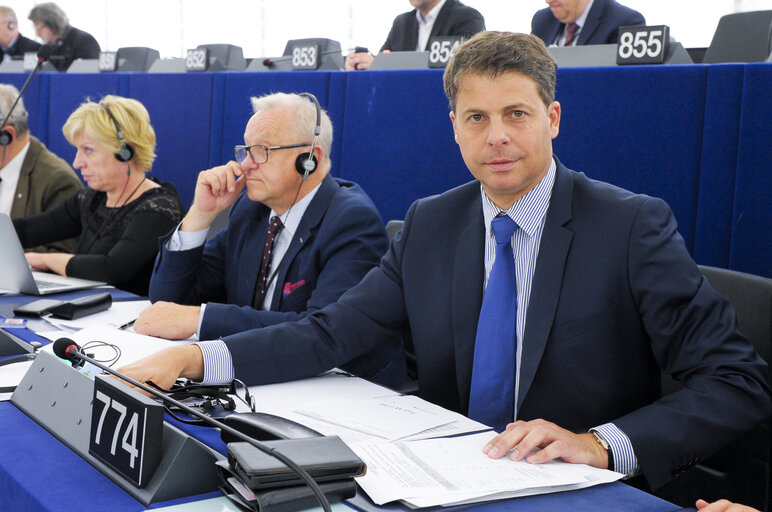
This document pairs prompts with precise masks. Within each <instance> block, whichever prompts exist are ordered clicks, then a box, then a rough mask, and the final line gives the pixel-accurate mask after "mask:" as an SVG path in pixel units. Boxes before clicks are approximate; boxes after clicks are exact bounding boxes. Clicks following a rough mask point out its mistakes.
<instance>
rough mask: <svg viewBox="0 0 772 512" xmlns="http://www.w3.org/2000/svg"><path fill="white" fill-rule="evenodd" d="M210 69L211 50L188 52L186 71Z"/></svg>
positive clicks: (203, 49) (201, 49)
mask: <svg viewBox="0 0 772 512" xmlns="http://www.w3.org/2000/svg"><path fill="white" fill-rule="evenodd" d="M208 68H209V49H208V48H199V49H196V50H188V53H187V56H186V57H185V71H206V70H207V69H208Z"/></svg>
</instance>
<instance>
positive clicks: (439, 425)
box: [273, 381, 623, 508]
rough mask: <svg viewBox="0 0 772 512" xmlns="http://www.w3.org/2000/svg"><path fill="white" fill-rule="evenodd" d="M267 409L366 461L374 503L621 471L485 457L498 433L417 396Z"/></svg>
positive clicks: (431, 500)
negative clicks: (345, 446)
mask: <svg viewBox="0 0 772 512" xmlns="http://www.w3.org/2000/svg"><path fill="white" fill-rule="evenodd" d="M301 382H302V381H301ZM273 412H275V413H276V414H279V415H281V416H284V417H286V418H290V419H292V420H295V421H297V422H299V423H302V424H304V425H307V426H309V427H311V428H313V429H314V430H317V431H318V432H321V433H322V434H325V435H337V436H340V437H341V438H342V439H343V440H344V441H346V443H347V444H348V445H349V446H350V447H351V448H352V449H353V450H354V451H355V452H356V454H357V455H359V457H360V458H361V459H362V460H364V461H365V463H366V464H367V474H366V475H365V476H363V477H360V478H357V483H358V484H359V485H360V486H361V487H362V489H363V490H364V491H365V492H366V493H367V494H368V495H369V496H370V498H371V499H372V500H373V502H374V503H375V504H377V505H383V504H385V503H388V502H391V501H395V500H401V501H402V502H403V503H405V504H407V505H408V506H410V507H414V508H418V507H432V506H438V505H441V506H451V505H462V504H466V503H474V502H478V501H487V500H498V499H504V498H512V497H517V496H528V495H534V494H543V493H548V492H558V491H566V490H573V489H581V488H583V487H589V486H592V485H597V484H601V483H607V482H613V481H615V480H619V479H620V478H622V476H623V475H621V474H619V473H615V472H613V471H607V470H602V469H596V468H592V467H590V466H586V465H584V464H569V463H566V462H562V461H552V462H549V463H546V464H529V463H527V462H525V461H520V462H515V461H512V460H510V459H509V458H507V457H504V458H501V459H491V458H489V457H488V456H487V455H485V454H484V453H483V451H482V449H483V447H484V446H485V445H486V444H487V443H488V441H490V440H491V439H492V438H493V437H495V436H496V433H495V432H493V431H492V430H490V428H489V427H487V426H485V425H483V424H481V423H478V422H476V421H473V420H470V419H469V418H466V417H465V416H462V415H460V414H457V413H455V412H452V411H448V410H446V409H443V408H442V407H439V406H437V405H434V404H431V403H429V402H427V401H425V400H422V399H420V398H418V397H415V396H400V395H394V394H390V395H385V396H361V397H359V396H357V397H335V398H328V399H322V400H316V401H312V402H304V403H302V404H299V405H295V406H294V407H291V408H289V409H285V410H281V411H273ZM480 431H483V432H480ZM474 432H476V433H474ZM470 433H471V434H470ZM460 434H467V435H460ZM440 436H454V437H440Z"/></svg>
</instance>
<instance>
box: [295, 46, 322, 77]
mask: <svg viewBox="0 0 772 512" xmlns="http://www.w3.org/2000/svg"><path fill="white" fill-rule="evenodd" d="M289 44H290V48H291V49H292V53H291V55H292V69H293V70H296V69H301V70H302V69H319V64H321V59H320V58H319V45H318V44H297V45H295V44H293V42H292V41H290V42H289Z"/></svg>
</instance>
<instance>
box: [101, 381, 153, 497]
mask: <svg viewBox="0 0 772 512" xmlns="http://www.w3.org/2000/svg"><path fill="white" fill-rule="evenodd" d="M162 435H163V406H161V405H160V404H158V403H156V402H155V401H153V400H151V399H149V398H146V397H145V396H143V395H140V394H139V393H137V392H135V391H133V390H130V389H129V388H128V387H127V386H125V385H123V384H121V383H119V382H118V381H116V380H114V379H111V378H108V377H105V376H103V375H99V376H97V377H96V379H95V380H94V401H93V408H92V410H91V437H90V440H89V449H88V451H89V453H90V454H91V455H93V456H94V457H96V458H97V459H99V460H100V461H102V462H104V463H105V464H107V465H108V466H110V468H112V469H113V470H115V471H116V472H118V473H120V474H121V475H122V476H123V477H124V478H126V479H127V480H128V481H130V482H131V483H132V484H134V485H135V486H136V487H144V486H145V485H146V484H147V482H148V481H149V480H150V477H152V476H153V472H154V471H155V469H156V467H158V463H159V462H160V460H161V441H162Z"/></svg>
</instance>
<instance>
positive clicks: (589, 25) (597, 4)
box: [576, 0, 606, 45]
mask: <svg viewBox="0 0 772 512" xmlns="http://www.w3.org/2000/svg"><path fill="white" fill-rule="evenodd" d="M605 10H606V1H605V0H595V1H594V2H593V4H592V8H591V9H590V12H588V13H587V18H585V20H584V26H583V27H582V30H581V32H579V38H578V39H577V40H576V44H577V45H582V44H587V41H589V40H590V38H591V37H592V35H593V34H594V33H595V31H596V30H598V27H600V22H601V20H602V19H603V12H604V11H605Z"/></svg>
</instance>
